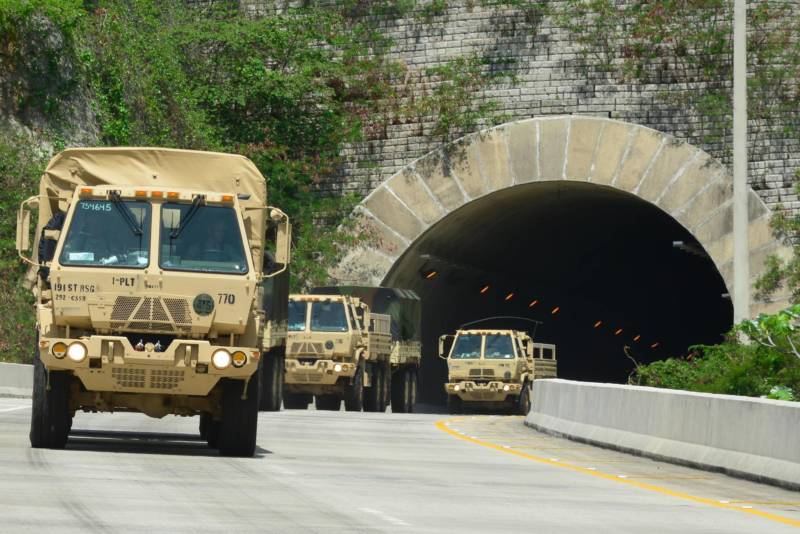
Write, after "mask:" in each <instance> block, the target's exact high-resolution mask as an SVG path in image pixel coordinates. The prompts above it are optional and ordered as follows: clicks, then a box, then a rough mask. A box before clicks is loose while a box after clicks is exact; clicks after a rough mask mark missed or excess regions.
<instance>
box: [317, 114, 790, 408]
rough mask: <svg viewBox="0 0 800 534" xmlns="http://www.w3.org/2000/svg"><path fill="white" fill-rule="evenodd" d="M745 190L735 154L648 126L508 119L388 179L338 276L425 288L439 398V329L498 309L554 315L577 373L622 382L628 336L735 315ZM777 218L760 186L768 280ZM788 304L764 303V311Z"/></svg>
mask: <svg viewBox="0 0 800 534" xmlns="http://www.w3.org/2000/svg"><path fill="white" fill-rule="evenodd" d="M732 192H733V188H732V179H731V176H730V173H729V171H728V170H727V169H726V168H725V167H724V166H723V165H722V164H720V163H719V162H718V161H716V160H715V159H713V158H712V157H711V156H709V155H708V154H707V153H705V152H704V151H702V150H700V149H698V148H696V147H694V146H691V145H689V144H687V143H684V142H682V141H679V140H677V139H675V138H674V137H672V136H669V135H666V134H663V133H661V132H658V131H655V130H652V129H650V128H646V127H644V126H640V125H635V124H630V123H625V122H620V121H615V120H610V119H603V118H593V117H581V116H559V117H547V118H535V119H528V120H522V121H517V122H512V123H507V124H503V125H500V126H497V127H495V128H491V129H488V130H485V131H482V132H478V133H475V134H471V135H468V136H466V137H464V138H462V139H460V140H458V141H456V142H454V143H452V144H451V145H448V146H446V147H443V148H442V149H440V150H436V151H433V152H431V153H429V154H427V155H425V156H423V157H422V158H420V159H418V160H416V161H414V162H412V163H411V164H409V165H408V166H407V167H405V168H404V169H402V170H401V171H400V172H398V173H396V174H395V175H393V176H392V177H390V178H389V179H387V180H386V181H384V182H383V183H382V184H380V185H379V186H378V187H377V188H376V189H375V190H374V191H373V192H372V193H371V194H370V195H369V196H368V197H367V198H365V199H364V201H362V202H361V204H360V205H359V206H358V207H357V208H356V210H355V212H356V214H357V215H358V217H359V225H360V228H359V229H360V231H362V232H366V233H368V235H369V236H371V237H370V239H368V241H367V243H366V244H361V245H359V246H357V247H356V248H354V249H352V250H350V251H348V253H347V254H346V255H345V257H344V259H343V261H342V262H341V263H340V264H339V265H338V266H337V267H336V268H335V269H334V270H333V271H332V272H331V276H332V277H333V278H334V279H335V280H337V281H339V282H340V283H360V284H373V285H377V284H382V285H387V286H394V287H404V288H410V289H415V290H416V291H417V292H418V293H419V294H420V295H421V297H422V299H423V323H424V324H423V346H424V355H423V370H422V376H421V389H422V398H423V400H426V401H429V402H430V401H434V402H435V401H440V400H441V399H442V395H441V393H440V392H439V390H440V389H441V385H440V384H441V382H442V381H443V380H444V376H445V374H444V373H445V371H444V362H442V361H441V360H438V358H436V342H435V340H436V338H437V337H438V335H440V334H442V333H448V332H451V331H452V330H453V329H455V328H456V327H457V326H458V325H459V324H462V323H464V322H466V321H467V320H470V319H477V318H480V317H482V316H489V315H509V314H510V315H522V316H525V317H531V318H534V319H538V320H543V321H544V325H543V326H542V327H541V329H540V331H539V332H538V334H539V335H538V337H539V338H540V340H542V341H548V342H551V341H552V342H556V343H557V344H559V374H560V375H561V376H564V377H566V378H576V379H584V380H605V381H622V380H624V379H625V377H626V376H627V373H629V372H630V370H631V368H632V366H633V363H632V362H631V361H630V360H629V359H628V358H627V357H626V356H625V355H624V353H622V346H624V345H627V346H633V347H634V348H637V347H636V344H637V343H640V344H642V343H646V345H642V347H643V348H642V349H641V350H639V351H638V352H636V353H634V354H633V355H634V356H635V357H636V359H637V360H638V361H651V360H653V359H658V358H660V357H665V356H668V355H675V354H679V353H681V352H682V351H684V350H685V349H686V347H688V346H689V345H691V344H696V343H713V342H715V341H716V340H718V339H719V336H720V334H721V333H723V332H724V331H726V330H727V329H728V328H729V327H730V325H731V321H732V305H731V303H730V301H729V300H726V299H724V298H723V297H722V295H723V294H724V293H728V288H732V281H733V273H732V255H733V236H732V224H731V221H732V215H731V212H732V204H731V200H732ZM769 219H770V212H769V210H768V209H767V207H766V206H765V204H764V203H763V201H762V200H761V199H760V197H759V196H758V195H757V194H756V193H755V192H754V191H752V190H751V191H750V194H749V220H750V225H749V240H750V248H751V259H750V262H751V277H752V280H755V278H757V277H758V275H759V274H760V273H761V272H763V268H764V261H765V259H766V257H767V256H768V255H769V254H773V253H778V254H786V253H787V251H786V249H785V247H783V246H782V245H781V244H780V243H779V242H777V241H776V240H775V239H774V238H773V236H772V234H771V231H770V228H769ZM673 242H680V244H679V245H677V247H676V246H675V245H674V244H673ZM431 272H435V274H434V275H432V276H431V277H430V278H428V276H430V273H431ZM486 286H489V289H488V290H487V291H485V292H484V293H480V289H483V288H484V287H486ZM601 289H602V290H601ZM511 293H513V294H514V295H513V296H512V297H511V298H510V299H506V297H507V296H508V295H509V294H511ZM534 300H536V301H538V302H537V303H536V304H535V305H534V306H533V307H530V304H531V303H532V302H533V301H534ZM786 303H787V301H786V298H785V297H781V298H777V299H775V300H773V301H771V302H754V303H753V312H754V313H759V312H765V311H772V310H774V309H779V308H781V307H783V306H785V305H786ZM555 307H559V310H558V312H557V313H556V314H555V315H554V314H552V313H551V312H552V310H553V309H554V308H555ZM654 310H656V311H658V313H656V312H654ZM597 321H603V323H602V324H601V325H600V326H599V327H597V328H594V324H596V322H597ZM670 323H672V324H671V325H670ZM665 325H666V326H667V327H665ZM670 326H671V327H670ZM619 329H622V332H621V333H620V334H617V335H614V332H616V331H617V330H619ZM636 335H639V336H641V337H640V339H639V340H638V341H637V342H634V341H633V338H632V337H631V336H636ZM603 336H606V337H603ZM577 340H583V341H582V342H581V343H578V342H577ZM609 340H610V341H609ZM653 343H656V344H657V345H656V349H658V350H655V349H650V346H651V345H652V344H653ZM644 347H646V348H647V349H649V350H644Z"/></svg>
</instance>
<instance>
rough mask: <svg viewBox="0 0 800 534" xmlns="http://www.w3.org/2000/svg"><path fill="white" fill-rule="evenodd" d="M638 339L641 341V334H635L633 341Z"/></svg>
mask: <svg viewBox="0 0 800 534" xmlns="http://www.w3.org/2000/svg"><path fill="white" fill-rule="evenodd" d="M640 339H642V336H641V334H636V337H634V338H633V340H634V341H639V340H640Z"/></svg>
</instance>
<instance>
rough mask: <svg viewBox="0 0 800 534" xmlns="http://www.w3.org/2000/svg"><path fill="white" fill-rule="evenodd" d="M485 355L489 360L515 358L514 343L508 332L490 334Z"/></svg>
mask: <svg viewBox="0 0 800 534" xmlns="http://www.w3.org/2000/svg"><path fill="white" fill-rule="evenodd" d="M483 357H484V358H485V359H488V360H511V359H513V358H514V345H512V343H511V336H509V335H506V334H489V335H487V336H486V348H485V349H484V353H483Z"/></svg>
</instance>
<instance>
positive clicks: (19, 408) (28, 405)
mask: <svg viewBox="0 0 800 534" xmlns="http://www.w3.org/2000/svg"><path fill="white" fill-rule="evenodd" d="M30 407H31V406H30V404H26V405H25V406H12V407H11V408H0V412H13V411H15V410H25V409H26V408H30Z"/></svg>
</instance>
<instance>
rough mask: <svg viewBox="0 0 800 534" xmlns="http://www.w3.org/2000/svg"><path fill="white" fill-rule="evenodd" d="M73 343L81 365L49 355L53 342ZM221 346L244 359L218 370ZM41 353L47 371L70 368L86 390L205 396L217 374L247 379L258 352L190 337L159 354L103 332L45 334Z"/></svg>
mask: <svg viewBox="0 0 800 534" xmlns="http://www.w3.org/2000/svg"><path fill="white" fill-rule="evenodd" d="M76 341H78V342H80V343H83V345H84V346H85V347H86V349H87V353H88V355H87V357H86V358H85V359H84V360H83V361H81V362H80V363H75V362H73V361H72V360H70V359H69V358H68V357H63V358H57V357H56V356H55V355H54V354H53V347H54V346H55V345H56V343H58V342H63V343H65V344H67V345H69V344H70V343H73V342H76ZM220 348H224V349H226V350H228V351H229V352H231V353H233V352H236V351H242V352H244V353H245V354H246V355H247V361H246V363H245V364H244V365H243V366H242V367H234V366H233V365H229V366H228V367H227V368H225V369H217V368H216V367H214V365H212V363H211V355H212V354H213V353H214V351H216V350H217V349H220ZM39 354H40V358H41V359H42V362H43V363H44V365H45V367H46V368H47V369H51V370H57V371H62V370H64V371H72V372H73V373H74V375H75V376H77V377H78V378H79V379H80V381H81V382H82V383H83V385H84V387H85V388H86V389H87V390H88V391H110V392H125V393H160V394H166V395H199V396H206V395H208V394H209V392H210V391H211V390H212V389H213V388H214V386H215V385H216V384H217V382H218V381H219V380H220V379H221V378H238V379H246V378H248V377H250V376H251V375H252V374H253V373H254V372H256V370H257V369H258V362H259V360H260V356H261V355H260V352H259V351H258V350H257V349H254V348H252V347H221V346H219V345H211V343H209V342H208V341H204V340H194V339H176V340H174V341H173V342H172V343H170V345H169V346H168V347H166V348H165V349H164V350H163V351H162V352H155V351H153V350H150V351H148V350H144V351H137V350H134V348H133V346H132V345H131V343H130V341H129V340H128V339H127V338H125V337H122V336H105V335H93V336H89V337H85V338H80V339H61V338H43V339H41V340H40V343H39Z"/></svg>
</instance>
